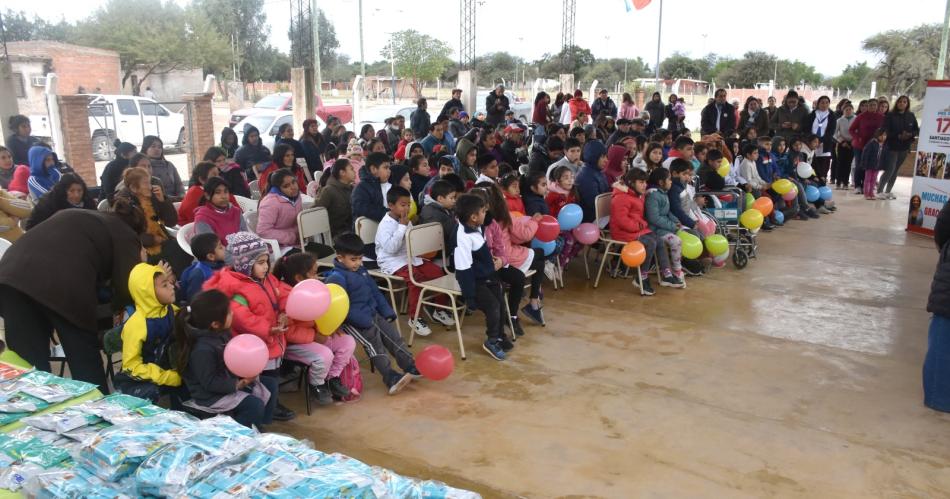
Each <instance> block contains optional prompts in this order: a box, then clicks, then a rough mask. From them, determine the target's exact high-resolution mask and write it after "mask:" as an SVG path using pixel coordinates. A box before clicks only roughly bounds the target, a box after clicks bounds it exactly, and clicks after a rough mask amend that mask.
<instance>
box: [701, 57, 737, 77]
mask: <svg viewBox="0 0 950 499" xmlns="http://www.w3.org/2000/svg"><path fill="white" fill-rule="evenodd" d="M736 62H738V61H737V60H736V59H731V58H728V57H723V58H719V57H717V58H715V59H713V60H712V66H711V67H710V68H709V73H707V74H706V75H704V76H703V79H704V80H706V81H709V82H712V81H715V80H720V81H721V79H720V77H719V76H720V75H721V74H723V73H724V72H726V71H727V70H729V68H731V67H732V66H734V65H735V64H736Z"/></svg>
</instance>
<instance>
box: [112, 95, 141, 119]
mask: <svg viewBox="0 0 950 499" xmlns="http://www.w3.org/2000/svg"><path fill="white" fill-rule="evenodd" d="M116 103H117V104H118V105H119V114H124V115H126V116H138V114H139V110H138V108H137V107H135V101H134V100H132V99H119V100H117V101H116Z"/></svg>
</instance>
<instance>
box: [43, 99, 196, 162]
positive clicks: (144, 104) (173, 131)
mask: <svg viewBox="0 0 950 499" xmlns="http://www.w3.org/2000/svg"><path fill="white" fill-rule="evenodd" d="M88 96H89V98H90V101H89V133H90V139H91V140H92V154H93V156H94V157H95V159H96V161H108V160H110V159H112V157H113V154H114V148H115V146H114V145H113V142H114V141H115V139H116V138H118V139H119V140H121V141H123V142H130V143H132V144H134V145H135V146H137V147H141V146H142V140H143V139H144V138H145V136H146V135H157V136H158V137H159V138H161V139H162V142H163V143H164V144H165V148H166V149H181V147H182V146H183V145H184V143H185V140H186V138H187V137H186V136H185V116H184V115H183V114H182V113H176V112H172V111H170V110H169V109H168V108H167V107H165V106H164V105H162V104H160V103H158V102H155V101H154V100H152V99H147V98H145V97H135V96H132V95H102V94H88ZM30 125H31V126H32V128H33V135H34V136H36V137H41V138H46V139H48V140H49V139H51V138H52V135H53V134H52V130H51V129H50V126H49V118H48V117H47V116H43V115H31V116H30Z"/></svg>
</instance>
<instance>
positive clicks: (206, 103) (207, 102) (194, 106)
mask: <svg viewBox="0 0 950 499" xmlns="http://www.w3.org/2000/svg"><path fill="white" fill-rule="evenodd" d="M213 97H214V94H205V93H201V94H185V95H184V97H183V98H182V100H184V101H185V102H188V103H189V105H188V106H186V107H185V140H186V141H187V142H188V147H187V149H188V152H187V156H188V175H189V176H190V175H191V172H192V170H194V168H195V165H196V164H198V161H200V160H201V157H202V156H203V155H204V153H205V151H207V150H208V148H210V147H212V146H214V145H215V134H214V111H213V108H212V103H211V99H212V98H213Z"/></svg>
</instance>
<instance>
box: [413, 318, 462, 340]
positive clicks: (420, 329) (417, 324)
mask: <svg viewBox="0 0 950 499" xmlns="http://www.w3.org/2000/svg"><path fill="white" fill-rule="evenodd" d="M453 324H454V323H453ZM409 327H411V328H412V329H413V330H414V331H415V332H416V334H418V335H419V336H429V335H430V334H432V330H431V329H429V325H428V324H426V321H424V320H422V318H419V319H409Z"/></svg>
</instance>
